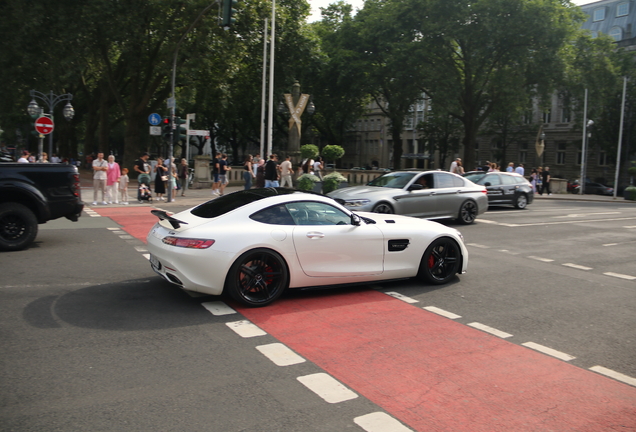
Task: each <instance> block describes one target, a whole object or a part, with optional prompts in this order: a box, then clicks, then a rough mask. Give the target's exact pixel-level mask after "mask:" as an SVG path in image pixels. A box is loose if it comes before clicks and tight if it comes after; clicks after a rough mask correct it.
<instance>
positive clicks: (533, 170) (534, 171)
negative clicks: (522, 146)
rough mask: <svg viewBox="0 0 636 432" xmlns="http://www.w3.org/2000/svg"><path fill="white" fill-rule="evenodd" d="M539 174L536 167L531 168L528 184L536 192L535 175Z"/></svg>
mask: <svg viewBox="0 0 636 432" xmlns="http://www.w3.org/2000/svg"><path fill="white" fill-rule="evenodd" d="M538 176H539V175H538V174H537V169H536V168H532V171H531V172H530V185H532V191H533V192H534V193H537V177H538Z"/></svg>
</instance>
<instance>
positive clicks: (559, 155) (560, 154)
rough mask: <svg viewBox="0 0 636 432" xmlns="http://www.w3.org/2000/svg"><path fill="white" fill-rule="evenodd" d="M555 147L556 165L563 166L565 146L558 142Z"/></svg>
mask: <svg viewBox="0 0 636 432" xmlns="http://www.w3.org/2000/svg"><path fill="white" fill-rule="evenodd" d="M556 147H557V152H556V164H557V165H565V149H566V147H567V144H566V143H564V142H558V143H557V146H556Z"/></svg>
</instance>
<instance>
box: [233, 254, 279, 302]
mask: <svg viewBox="0 0 636 432" xmlns="http://www.w3.org/2000/svg"><path fill="white" fill-rule="evenodd" d="M288 283H289V272H288V270H287V265H286V264H285V260H283V257H281V256H280V255H279V254H278V253H276V252H274V251H272V250H269V249H254V250H251V251H248V252H245V253H244V254H243V255H241V256H240V257H239V258H238V259H237V260H236V261H235V262H234V264H233V265H232V267H231V268H230V272H229V273H228V278H227V288H228V291H229V294H230V296H231V297H232V298H233V299H234V300H236V301H238V302H240V303H242V304H244V305H246V306H251V307H257V306H266V305H268V304H270V303H271V302H273V301H274V300H276V299H277V298H278V297H279V296H280V295H281V294H282V293H283V291H284V290H285V288H287V284H288Z"/></svg>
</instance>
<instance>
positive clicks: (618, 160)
mask: <svg viewBox="0 0 636 432" xmlns="http://www.w3.org/2000/svg"><path fill="white" fill-rule="evenodd" d="M626 93H627V76H624V77H623V102H622V104H621V125H620V128H619V130H618V151H617V152H616V174H614V199H616V194H617V193H618V174H619V172H620V169H621V151H622V150H623V121H624V120H625V95H626Z"/></svg>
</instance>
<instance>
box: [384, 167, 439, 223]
mask: <svg viewBox="0 0 636 432" xmlns="http://www.w3.org/2000/svg"><path fill="white" fill-rule="evenodd" d="M412 185H420V186H422V189H411V188H410V186H412ZM401 192H402V193H400V194H398V195H396V196H394V197H393V199H394V200H395V201H397V203H398V206H399V207H398V209H397V213H399V214H403V215H407V216H418V217H435V216H439V215H440V214H441V210H440V208H439V200H438V198H437V188H436V187H435V178H434V175H433V173H427V174H421V175H419V176H417V177H414V178H413V182H412V183H410V184H409V185H408V186H407V187H406V188H405V190H403V191H401Z"/></svg>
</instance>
